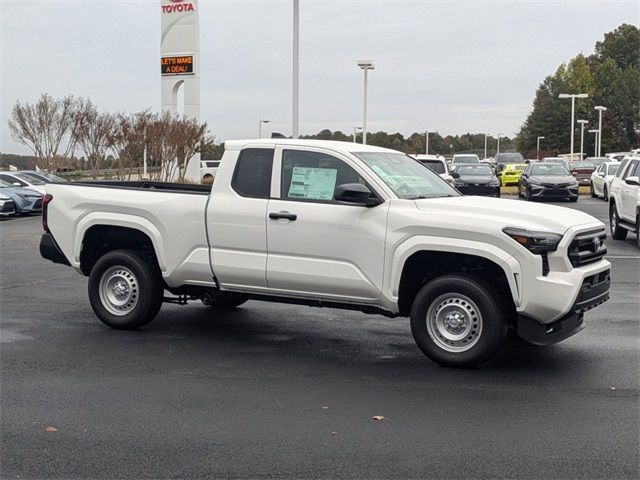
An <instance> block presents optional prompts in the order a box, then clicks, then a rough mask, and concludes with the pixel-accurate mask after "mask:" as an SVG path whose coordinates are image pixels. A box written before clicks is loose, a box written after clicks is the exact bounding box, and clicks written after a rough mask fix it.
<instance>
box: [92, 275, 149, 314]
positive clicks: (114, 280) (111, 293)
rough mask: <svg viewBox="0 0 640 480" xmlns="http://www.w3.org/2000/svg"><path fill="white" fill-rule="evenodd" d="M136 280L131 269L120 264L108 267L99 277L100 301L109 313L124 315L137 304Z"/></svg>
mask: <svg viewBox="0 0 640 480" xmlns="http://www.w3.org/2000/svg"><path fill="white" fill-rule="evenodd" d="M138 290H139V289H138V280H137V279H136V276H135V275H134V274H133V272H132V271H131V270H129V269H128V268H126V267H123V266H121V265H116V266H113V267H110V268H108V269H107V270H106V271H105V272H104V273H103V274H102V276H101V277H100V284H99V286H98V292H99V294H100V301H101V302H102V305H103V306H104V308H106V309H107V310H108V311H109V313H112V314H113V315H117V316H124V315H127V314H128V313H131V311H132V310H133V309H134V308H135V307H136V305H137V304H138V298H139V291H138Z"/></svg>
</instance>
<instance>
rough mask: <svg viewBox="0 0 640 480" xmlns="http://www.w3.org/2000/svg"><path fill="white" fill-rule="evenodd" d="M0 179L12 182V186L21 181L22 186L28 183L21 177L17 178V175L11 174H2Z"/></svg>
mask: <svg viewBox="0 0 640 480" xmlns="http://www.w3.org/2000/svg"><path fill="white" fill-rule="evenodd" d="M0 179H2V180H4V181H5V182H7V183H10V184H11V186H13V184H14V183H19V184H20V186H21V187H24V186H26V185H27V184H26V183H24V182H22V181H20V179H18V178H15V177H13V176H11V175H3V174H0Z"/></svg>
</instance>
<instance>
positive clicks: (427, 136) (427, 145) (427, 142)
mask: <svg viewBox="0 0 640 480" xmlns="http://www.w3.org/2000/svg"><path fill="white" fill-rule="evenodd" d="M425 136H426V140H425V147H424V153H425V155H429V131H426V132H425Z"/></svg>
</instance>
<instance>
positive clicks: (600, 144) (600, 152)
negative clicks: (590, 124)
mask: <svg viewBox="0 0 640 480" xmlns="http://www.w3.org/2000/svg"><path fill="white" fill-rule="evenodd" d="M595 109H596V110H598V151H597V154H596V157H599V156H600V155H602V112H606V111H607V107H603V106H602V105H597V106H596V107H595Z"/></svg>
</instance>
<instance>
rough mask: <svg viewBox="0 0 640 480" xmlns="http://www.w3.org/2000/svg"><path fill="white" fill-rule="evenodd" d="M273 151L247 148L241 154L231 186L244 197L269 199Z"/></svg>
mask: <svg viewBox="0 0 640 480" xmlns="http://www.w3.org/2000/svg"><path fill="white" fill-rule="evenodd" d="M273 153H274V150H273V149H269V148H245V149H244V150H242V151H241V152H240V156H239V157H238V162H237V163H236V170H235V172H234V173H233V179H232V180H231V186H232V187H233V189H234V190H235V191H236V192H238V193H239V194H240V195H242V196H243V197H251V198H269V197H270V196H271V170H272V168H273Z"/></svg>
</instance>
